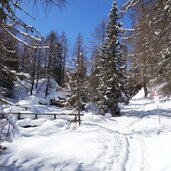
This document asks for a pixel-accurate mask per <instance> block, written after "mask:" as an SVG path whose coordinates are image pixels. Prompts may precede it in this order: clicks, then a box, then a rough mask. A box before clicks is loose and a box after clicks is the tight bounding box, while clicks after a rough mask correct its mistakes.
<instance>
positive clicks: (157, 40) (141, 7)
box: [123, 0, 171, 96]
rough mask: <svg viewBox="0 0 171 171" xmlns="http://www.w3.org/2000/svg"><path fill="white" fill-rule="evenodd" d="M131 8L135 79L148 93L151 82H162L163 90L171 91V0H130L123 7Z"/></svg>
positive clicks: (124, 8)
mask: <svg viewBox="0 0 171 171" xmlns="http://www.w3.org/2000/svg"><path fill="white" fill-rule="evenodd" d="M128 9H131V10H132V13H133V16H134V17H133V19H134V25H133V27H134V32H133V34H132V36H131V38H130V40H131V44H132V47H133V53H132V54H131V56H132V61H133V65H132V67H133V70H135V71H136V73H135V79H137V81H138V82H139V84H141V86H142V87H144V90H145V96H147V94H148V89H147V87H148V85H149V84H153V86H155V85H156V84H162V85H163V89H162V90H163V91H164V93H168V94H171V87H170V66H171V65H170V56H171V55H170V54H171V44H170V42H171V38H170V36H169V35H170V34H171V31H170V30H171V24H170V23H171V1H170V0H156V1H151V0H137V1H136V0H130V1H128V2H127V3H126V4H125V5H124V6H123V11H127V10H128ZM163 83H164V84H163ZM161 87H162V86H161Z"/></svg>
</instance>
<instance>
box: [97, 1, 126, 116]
mask: <svg viewBox="0 0 171 171" xmlns="http://www.w3.org/2000/svg"><path fill="white" fill-rule="evenodd" d="M118 19H119V14H118V9H117V5H116V1H114V3H113V5H112V9H111V11H110V14H109V21H108V24H107V28H106V38H105V41H104V43H103V45H102V46H101V54H100V57H99V58H98V60H97V70H98V74H97V76H98V78H99V87H98V94H99V96H98V104H99V107H100V109H101V112H102V113H106V112H110V113H111V114H112V116H119V115H120V109H119V107H118V102H119V101H120V100H121V97H122V94H123V92H124V86H123V84H124V71H125V61H124V60H123V58H122V57H123V56H122V54H123V50H122V45H121V44H120V43H119V36H120V34H121V33H122V31H121V24H120V23H119V22H118Z"/></svg>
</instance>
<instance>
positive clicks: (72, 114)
mask: <svg viewBox="0 0 171 171" xmlns="http://www.w3.org/2000/svg"><path fill="white" fill-rule="evenodd" d="M10 114H12V115H16V116H17V119H18V120H19V119H24V118H27V117H24V115H30V116H34V117H33V119H38V118H39V117H38V116H53V119H57V116H74V118H75V120H77V118H78V114H75V113H68V114H66V113H23V112H15V113H14V112H12V113H10ZM80 116H83V114H80ZM0 118H4V116H3V114H2V113H0Z"/></svg>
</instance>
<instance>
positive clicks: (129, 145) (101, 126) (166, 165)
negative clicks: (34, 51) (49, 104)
mask: <svg viewBox="0 0 171 171" xmlns="http://www.w3.org/2000/svg"><path fill="white" fill-rule="evenodd" d="M32 105H33V104H32ZM33 106H34V105H33ZM36 107H37V108H36V109H37V110H40V111H41V110H42V109H39V107H38V106H36ZM159 107H160V115H161V124H159V120H158V112H157V110H156V106H155V104H154V102H153V100H151V99H144V98H143V91H140V92H139V93H138V94H137V95H136V96H135V97H134V98H133V99H132V100H131V102H130V104H129V105H128V106H122V113H123V116H121V117H118V118H112V117H111V116H110V114H106V116H99V115H95V114H93V113H91V112H89V113H85V115H84V116H83V117H82V125H81V126H80V127H79V126H78V124H75V123H69V122H68V120H67V118H66V117H61V118H58V119H57V120H47V119H43V118H41V119H38V120H32V119H24V120H19V121H18V122H17V125H18V127H19V131H20V134H21V136H17V137H16V138H14V140H13V143H7V142H6V143H3V146H6V147H7V150H6V151H5V152H4V154H3V155H1V156H0V171H171V122H170V117H171V101H165V102H161V103H160V106H159ZM46 110H52V108H51V109H49V108H46ZM56 110H59V109H56ZM27 125H30V126H33V127H28V128H24V126H27Z"/></svg>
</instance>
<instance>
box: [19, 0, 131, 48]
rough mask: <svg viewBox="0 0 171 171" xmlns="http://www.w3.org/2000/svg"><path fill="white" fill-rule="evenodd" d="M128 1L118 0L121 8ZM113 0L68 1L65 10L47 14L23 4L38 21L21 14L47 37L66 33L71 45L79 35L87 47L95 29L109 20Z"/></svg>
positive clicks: (126, 22) (54, 9)
mask: <svg viewBox="0 0 171 171" xmlns="http://www.w3.org/2000/svg"><path fill="white" fill-rule="evenodd" d="M125 1H126V0H118V1H117V2H118V6H120V5H121V4H122V3H123V2H125ZM112 2H113V1H112V0H68V1H67V4H66V6H65V8H63V9H59V8H57V7H56V8H50V9H49V11H48V13H47V14H45V11H44V9H43V8H42V7H41V6H38V7H37V8H33V7H31V5H30V4H29V3H26V4H23V7H24V9H26V11H28V12H29V13H30V14H31V15H33V16H34V17H35V18H36V19H35V20H32V19H31V18H30V17H26V16H25V15H22V14H20V16H21V17H22V19H24V20H25V21H26V22H27V23H28V24H30V25H32V26H35V28H36V29H38V30H39V31H40V33H42V35H43V36H46V35H47V34H48V33H50V31H51V30H54V31H56V32H57V33H59V34H61V33H62V31H64V32H65V33H66V35H67V37H68V40H69V42H70V44H71V45H73V43H74V42H75V40H76V37H77V35H78V34H79V33H81V34H82V36H83V40H84V42H85V44H86V45H87V44H88V42H89V41H90V40H91V33H93V31H94V28H95V27H96V26H97V25H98V24H99V23H100V22H101V21H102V20H103V19H107V18H108V14H109V11H110V9H111V6H112ZM122 22H124V23H125V24H126V26H127V25H129V20H128V19H127V18H125V19H123V21H122Z"/></svg>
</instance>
